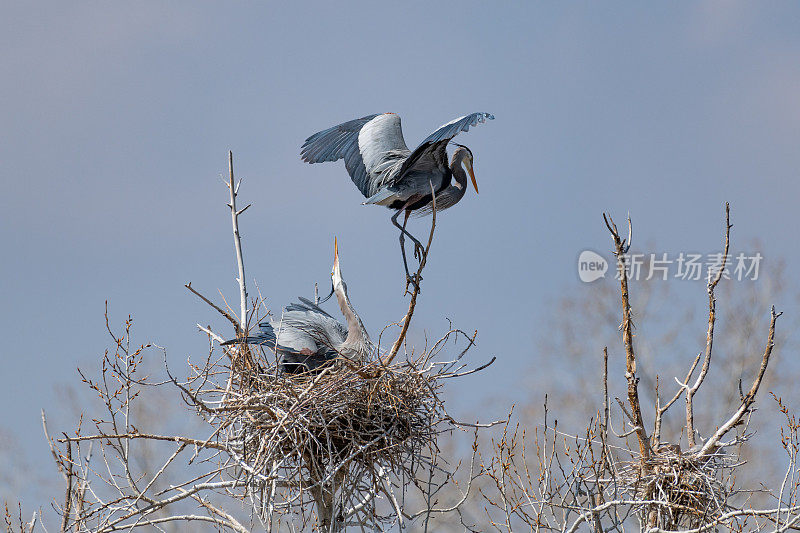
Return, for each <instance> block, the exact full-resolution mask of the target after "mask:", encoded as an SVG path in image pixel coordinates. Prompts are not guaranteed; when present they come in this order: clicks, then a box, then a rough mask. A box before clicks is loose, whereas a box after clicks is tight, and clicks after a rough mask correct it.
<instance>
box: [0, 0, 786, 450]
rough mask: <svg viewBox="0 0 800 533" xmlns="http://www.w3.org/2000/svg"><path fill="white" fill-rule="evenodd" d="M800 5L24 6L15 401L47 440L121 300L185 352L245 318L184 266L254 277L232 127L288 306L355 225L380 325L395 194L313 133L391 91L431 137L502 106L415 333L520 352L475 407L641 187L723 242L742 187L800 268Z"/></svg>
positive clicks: (6, 61)
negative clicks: (313, 146)
mask: <svg viewBox="0 0 800 533" xmlns="http://www.w3.org/2000/svg"><path fill="white" fill-rule="evenodd" d="M799 27H800V7H798V5H797V4H796V3H790V2H773V3H750V4H745V3H736V2H725V3H680V4H674V3H673V4H667V3H660V4H652V3H647V4H639V3H637V4H623V3H607V2H604V3H593V2H579V3H570V4H561V3H559V4H554V3H533V2H530V3H524V4H523V3H520V4H515V5H513V6H509V5H503V4H497V3H487V2H458V3H444V2H436V3H430V2H425V3H422V2H419V3H406V4H400V3H395V4H378V3H375V2H364V3H346V4H341V3H311V4H308V3H292V4H291V5H289V6H287V5H278V4H273V3H254V2H237V3H225V4H222V3H209V2H170V3H156V2H136V3H130V2H128V3H110V2H94V3H90V2H83V3H75V2H51V3H37V4H36V5H31V4H29V3H9V4H6V5H5V6H4V7H3V15H2V17H0V78H1V79H2V80H3V81H2V100H0V123H2V129H0V179H1V180H2V187H3V194H2V195H1V196H0V221H1V222H0V242H2V247H3V250H4V254H3V259H2V262H0V280H2V301H3V306H2V308H1V309H0V320H1V321H2V322H1V323H2V324H3V329H2V333H3V339H4V342H3V345H2V348H1V349H0V350H2V363H3V367H4V372H3V387H0V402H1V403H2V405H4V406H6V407H5V408H4V409H3V410H2V415H0V426H3V427H8V426H14V428H15V431H16V432H17V434H18V436H19V438H20V439H21V440H30V442H32V443H33V444H32V446H31V447H30V448H29V450H28V453H30V454H31V457H32V458H33V460H34V461H37V460H39V459H41V460H47V453H48V452H47V447H46V444H45V442H44V440H43V439H42V438H41V437H40V426H39V421H38V416H39V409H40V408H41V407H48V406H52V405H53V404H54V402H55V398H56V396H55V395H54V393H53V392H52V391H53V387H54V385H55V384H57V383H63V382H64V381H67V380H74V376H75V367H76V366H77V365H78V364H81V365H82V366H85V365H91V364H92V362H93V361H95V360H96V359H97V356H99V355H100V354H101V353H102V351H103V349H104V348H105V347H106V346H107V344H108V342H107V335H106V333H105V332H104V329H103V302H104V301H105V300H106V299H108V301H109V309H110V312H111V315H112V320H114V321H115V322H117V323H119V322H121V321H122V320H123V319H124V318H125V316H127V314H129V313H130V314H132V315H134V318H135V321H136V327H135V332H136V334H137V339H138V340H139V341H140V342H146V341H153V342H156V343H158V344H160V345H163V346H165V347H166V348H167V349H168V351H169V353H170V355H171V357H172V358H173V361H175V362H176V364H178V363H179V362H181V361H185V359H186V357H187V356H189V355H194V356H198V357H199V356H201V355H202V354H203V350H204V347H205V339H204V338H203V337H202V336H201V335H199V334H197V333H196V331H195V327H194V325H195V323H196V322H202V323H208V322H211V323H212V324H215V325H216V326H217V327H224V323H223V322H220V321H219V320H217V318H216V317H215V316H214V315H213V314H212V312H211V311H210V310H209V309H208V308H206V307H205V306H204V305H203V304H201V303H200V302H198V301H197V300H196V299H194V297H192V296H191V295H190V294H188V293H187V291H186V290H185V289H184V288H183V284H184V283H185V282H187V281H192V282H193V283H194V285H195V286H196V287H197V288H200V289H202V290H204V291H205V292H206V293H208V294H215V293H216V290H217V289H221V290H222V291H224V293H225V294H226V296H227V297H228V298H229V299H233V300H235V299H236V294H237V293H236V285H235V282H234V276H235V262H234V256H233V246H232V242H231V236H230V229H229V214H228V212H227V211H226V207H225V205H224V204H225V194H226V191H225V188H224V186H223V185H222V184H221V182H220V180H219V178H218V176H219V175H220V174H223V173H225V172H226V168H227V166H226V165H227V162H226V154H227V150H228V149H231V150H233V152H234V156H235V159H236V167H237V174H238V175H239V176H242V177H244V178H245V181H244V185H243V186H242V190H241V193H242V196H243V200H244V201H247V202H252V203H253V207H252V208H251V209H250V210H249V211H248V212H247V214H246V215H245V216H244V217H243V220H242V221H241V224H242V234H243V238H244V249H245V258H246V262H247V268H248V278H249V280H250V281H251V287H253V288H254V285H253V284H252V280H254V279H255V280H257V281H258V285H259V287H260V289H261V291H262V293H263V294H264V295H265V296H266V297H267V298H268V301H269V303H270V305H271V307H272V308H274V309H277V308H279V307H280V306H282V305H284V304H285V303H287V302H288V301H289V300H290V299H292V298H294V297H295V296H296V295H298V294H308V293H309V292H310V290H311V289H312V288H313V284H314V282H320V283H324V282H326V280H327V279H328V273H329V272H330V263H331V259H332V244H333V237H334V235H336V236H338V238H339V246H340V252H341V256H342V271H343V274H344V276H345V279H346V280H347V281H348V285H349V287H350V291H351V297H352V299H353V301H354V303H355V305H356V306H357V308H358V310H359V311H360V312H361V314H362V315H363V317H364V321H365V323H366V325H367V327H368V328H370V330H371V331H374V332H375V334H376V335H377V333H378V331H379V330H380V328H381V327H382V326H383V325H384V324H385V323H388V322H390V321H394V320H398V319H400V318H401V317H402V314H403V312H404V309H405V306H406V301H405V300H403V299H402V298H401V289H402V282H403V276H402V263H401V262H400V257H399V253H398V249H397V246H398V245H397V234H396V231H395V230H394V228H392V227H391V225H390V224H389V221H388V219H389V216H390V212H389V211H387V210H385V209H382V208H378V207H374V206H369V207H363V206H361V205H360V202H361V201H362V198H361V196H360V194H359V193H358V191H357V190H356V188H355V187H354V186H353V185H352V183H351V182H350V180H349V178H348V176H347V175H346V173H345V170H344V168H343V165H342V164H341V163H338V164H326V165H314V166H309V165H307V164H304V163H302V162H301V161H300V159H299V156H298V153H299V147H300V144H301V143H302V141H303V140H304V139H305V138H306V137H307V136H308V135H310V134H312V133H314V132H316V131H318V130H320V129H323V128H326V127H329V126H332V125H334V124H337V123H339V122H343V121H345V120H349V119H352V118H356V117H360V116H363V115H366V114H370V113H376V112H383V111H393V112H397V113H399V114H400V115H401V116H402V118H403V126H404V130H405V137H406V140H407V142H408V144H409V145H412V146H413V145H414V144H416V142H418V141H419V140H421V139H422V138H423V137H424V136H426V135H427V134H428V133H429V132H431V131H432V130H433V129H435V128H436V127H437V126H439V125H440V124H442V123H444V122H447V121H449V120H451V119H452V118H454V117H456V116H459V115H462V114H465V113H468V112H472V111H488V112H491V113H493V114H494V115H495V116H496V117H497V118H496V120H495V121H493V122H490V123H488V124H486V125H481V126H480V127H478V128H476V129H474V130H471V131H470V132H469V133H467V134H464V135H462V136H460V137H459V138H458V141H459V142H461V143H464V144H467V145H468V146H469V147H470V148H471V149H472V151H473V153H474V154H475V171H476V175H477V178H478V183H479V186H480V191H481V193H480V195H479V196H476V195H475V194H474V193H473V192H472V191H470V192H469V193H468V195H467V196H466V197H465V199H464V200H463V201H462V203H461V204H460V205H459V206H458V207H457V208H454V209H453V210H452V211H450V212H447V213H446V214H444V215H443V216H442V217H441V223H440V225H439V229H438V237H437V240H436V242H435V245H434V248H433V251H432V252H431V257H430V262H429V266H428V268H427V270H426V275H425V282H424V288H423V295H422V297H421V300H420V306H419V307H418V314H417V321H416V323H415V328H414V332H413V338H414V339H416V340H419V339H422V338H423V334H425V333H427V335H428V336H429V337H437V336H438V334H439V333H441V332H443V331H444V330H445V328H446V327H447V322H446V319H447V318H449V319H452V320H453V322H454V324H455V325H457V326H458V327H460V328H463V329H465V330H467V331H472V330H474V329H478V330H479V337H478V341H479V346H478V349H477V350H476V351H475V352H473V353H472V357H473V358H474V361H476V362H479V361H483V360H486V359H488V358H489V357H491V356H492V355H497V356H498V358H499V360H498V364H496V365H495V366H494V367H492V368H491V369H489V370H488V371H487V372H486V373H484V374H482V375H480V376H474V377H470V378H467V379H465V380H464V382H463V383H462V384H461V385H460V386H457V387H461V388H457V389H455V391H454V392H453V402H454V405H455V408H456V409H460V410H463V411H470V412H472V413H476V412H477V413H478V414H485V415H486V416H487V417H489V416H490V415H491V414H492V413H490V412H488V411H489V409H488V408H484V407H483V404H482V403H481V401H482V400H483V399H485V398H489V397H507V398H510V399H518V398H519V397H522V396H524V395H526V394H527V393H528V392H530V391H527V390H526V389H525V386H524V385H525V380H526V378H525V375H526V374H525V373H526V372H529V371H531V369H532V368H534V366H536V367H538V368H540V369H541V368H547V363H548V358H549V357H555V355H553V354H544V353H541V352H539V351H537V350H536V349H534V348H533V347H532V345H533V343H534V342H535V339H537V338H540V337H541V336H542V335H544V334H545V332H544V331H542V326H543V324H545V323H546V317H547V314H548V312H549V305H550V304H552V302H553V301H555V300H556V299H557V298H558V297H559V295H560V294H562V293H564V292H569V291H572V292H573V293H574V291H575V290H580V287H579V286H580V281H579V280H578V277H577V273H576V267H575V262H576V259H577V256H578V254H579V253H580V251H581V250H584V249H586V248H591V249H594V250H598V251H603V252H607V251H608V249H609V245H610V240H609V238H608V235H607V232H606V230H605V228H604V227H603V225H602V219H601V213H602V212H603V211H604V210H607V211H611V212H612V213H613V214H615V215H616V216H617V218H618V219H620V220H621V219H622V218H623V217H624V215H625V213H626V212H627V211H628V210H630V212H631V215H632V216H633V217H634V221H635V223H636V232H637V235H638V236H639V237H640V239H641V240H640V241H639V243H640V244H642V245H643V244H644V242H645V241H649V242H657V243H658V245H659V246H660V247H661V248H660V249H659V250H662V249H663V250H688V251H701V252H705V251H709V252H710V251H716V250H718V248H719V243H720V239H721V229H722V219H721V216H722V205H723V202H724V201H725V200H728V201H730V202H731V204H732V206H733V217H734V224H735V228H734V238H735V241H734V249H735V250H736V249H743V248H744V249H746V247H747V246H748V245H749V244H750V243H752V242H753V240H754V239H758V240H759V241H760V242H761V244H762V246H763V253H764V255H765V256H766V261H767V262H768V261H770V259H771V258H775V257H778V256H780V257H782V258H785V259H786V261H787V264H788V266H789V269H788V271H789V276H790V277H791V275H792V274H793V272H794V270H795V269H794V268H793V266H794V265H796V264H797V263H798V261H800V249H798V246H797V237H796V224H797V222H796V214H797V202H798V199H799V198H800V182H799V181H798V169H800V150H798V141H799V140H800V138H799V135H798V134H800V61H798V58H800V33H799V32H798V28H799ZM414 229H415V230H416V231H417V232H420V231H423V230H424V225H423V224H422V223H420V222H419V221H418V222H416V225H415V226H414ZM695 288H696V290H697V291H698V293H697V294H698V301H699V302H700V304H701V305H702V302H703V298H704V296H703V289H702V286H701V285H697V286H696V287H695ZM777 303H778V304H779V305H780V304H781V303H782V302H777ZM786 305H788V302H787V303H786ZM765 316H766V309H765ZM699 328H700V329H701V330H702V324H700V325H699ZM226 331H227V330H226ZM540 371H541V370H540ZM476 390H477V391H481V392H479V393H477V394H476V393H473V392H471V391H476ZM466 393H469V394H466ZM482 409H483V411H482ZM61 429H66V428H60V429H59V431H60V430H61Z"/></svg>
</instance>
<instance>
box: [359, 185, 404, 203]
mask: <svg viewBox="0 0 800 533" xmlns="http://www.w3.org/2000/svg"><path fill="white" fill-rule="evenodd" d="M395 193H396V191H392V190H391V189H389V188H388V187H386V188H383V189H380V190H379V191H378V192H376V193H375V194H373V195H372V196H370V197H369V198H367V199H366V200H364V205H367V204H380V203H381V202H385V201H386V200H388V199H389V198H391V197H392V196H394V195H395Z"/></svg>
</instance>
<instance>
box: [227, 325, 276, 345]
mask: <svg viewBox="0 0 800 533" xmlns="http://www.w3.org/2000/svg"><path fill="white" fill-rule="evenodd" d="M258 328H259V332H258V335H248V336H246V337H239V338H236V339H231V340H229V341H225V342H221V343H220V346H230V345H231V344H262V345H264V344H266V345H267V346H275V340H276V338H275V330H274V329H273V328H272V324H270V323H269V322H266V321H265V322H262V323H260V324H259V325H258Z"/></svg>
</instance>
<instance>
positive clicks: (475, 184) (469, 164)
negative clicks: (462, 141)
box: [464, 159, 478, 194]
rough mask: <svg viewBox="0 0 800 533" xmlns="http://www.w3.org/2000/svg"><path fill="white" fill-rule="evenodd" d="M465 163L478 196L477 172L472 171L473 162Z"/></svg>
mask: <svg viewBox="0 0 800 533" xmlns="http://www.w3.org/2000/svg"><path fill="white" fill-rule="evenodd" d="M464 163H465V165H466V167H467V172H469V177H470V178H472V186H473V187H475V194H478V182H477V181H475V172H473V171H472V161H470V160H469V159H466V160H465V161H464Z"/></svg>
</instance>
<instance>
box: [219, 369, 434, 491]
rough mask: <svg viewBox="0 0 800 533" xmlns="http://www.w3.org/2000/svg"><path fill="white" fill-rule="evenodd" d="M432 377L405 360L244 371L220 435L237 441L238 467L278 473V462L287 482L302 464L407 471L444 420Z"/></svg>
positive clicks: (229, 401)
mask: <svg viewBox="0 0 800 533" xmlns="http://www.w3.org/2000/svg"><path fill="white" fill-rule="evenodd" d="M437 377H438V376H437V373H436V372H435V371H434V372H428V373H426V372H424V371H422V370H418V369H417V368H416V367H415V366H414V365H413V364H412V363H408V362H404V363H399V364H395V365H393V366H389V367H387V366H383V365H381V364H380V363H369V364H366V365H359V366H356V365H355V364H353V363H350V362H349V361H344V360H341V359H339V360H336V361H334V362H333V364H331V365H329V366H327V367H326V368H324V369H323V370H322V371H320V372H318V373H315V374H288V375H287V374H283V373H282V372H280V370H278V369H277V368H276V367H275V366H274V365H273V366H271V367H270V368H269V369H268V371H267V372H251V373H249V376H247V381H246V383H247V384H246V386H245V385H243V383H244V381H242V382H240V384H239V386H238V387H234V388H236V389H239V390H238V392H237V393H229V394H228V397H227V400H226V401H225V405H226V407H227V410H228V411H229V413H230V414H229V415H228V416H227V417H225V418H226V420H225V421H224V422H223V426H226V427H227V428H230V429H225V430H223V431H225V432H226V433H228V439H229V442H231V443H234V442H235V443H237V445H236V446H235V448H236V449H237V452H238V453H237V455H238V454H241V455H240V463H244V464H243V465H242V466H246V470H248V471H250V472H251V473H261V474H262V475H263V476H270V474H269V473H270V472H272V475H275V474H276V472H274V471H272V470H271V469H274V466H275V464H276V462H280V463H281V464H282V467H281V469H282V471H283V472H282V475H281V476H280V477H282V478H284V479H287V478H293V477H295V476H294V474H296V473H299V471H300V467H301V466H304V467H306V468H313V469H314V470H315V471H320V469H321V470H322V471H325V470H328V471H330V469H332V468H333V469H337V470H339V469H341V468H342V467H345V468H349V467H351V466H362V467H365V468H366V469H367V470H371V469H372V467H374V466H375V465H382V466H386V467H389V468H390V469H391V470H395V471H396V470H397V469H398V468H403V469H404V468H407V465H408V464H412V465H413V464H415V462H414V461H408V459H410V458H413V457H415V456H418V455H419V454H420V452H421V451H422V450H424V449H426V448H429V447H431V446H433V443H434V438H435V436H436V434H437V433H438V432H439V427H440V425H441V423H442V422H444V421H446V420H449V418H448V417H447V415H446V413H445V412H444V409H443V406H442V403H441V401H440V400H439V398H438V396H437V392H436V391H437V389H438V387H439V386H440V383H439V382H438V379H437ZM411 468H413V467H411ZM287 470H288V471H287ZM292 470H294V472H291V471H292Z"/></svg>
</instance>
